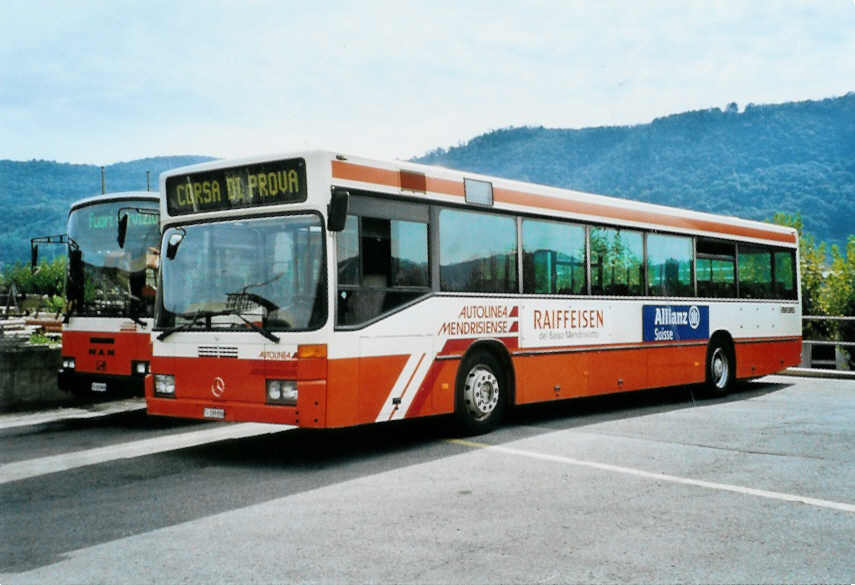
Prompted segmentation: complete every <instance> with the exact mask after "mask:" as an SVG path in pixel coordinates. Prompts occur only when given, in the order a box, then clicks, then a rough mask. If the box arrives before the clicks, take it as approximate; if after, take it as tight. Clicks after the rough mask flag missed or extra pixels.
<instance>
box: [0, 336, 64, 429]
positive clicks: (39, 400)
mask: <svg viewBox="0 0 855 585" xmlns="http://www.w3.org/2000/svg"><path fill="white" fill-rule="evenodd" d="M59 359H60V348H59V347H50V346H47V345H25V344H19V343H14V344H12V343H2V342H0V412H2V411H8V410H26V409H28V408H33V409H38V408H42V407H44V406H47V405H56V404H66V403H70V402H73V398H72V396H71V395H70V394H67V393H65V392H63V391H61V390H60V389H59V388H58V387H57V385H56V370H57V368H59Z"/></svg>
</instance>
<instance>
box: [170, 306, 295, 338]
mask: <svg viewBox="0 0 855 585" xmlns="http://www.w3.org/2000/svg"><path fill="white" fill-rule="evenodd" d="M221 315H235V316H237V317H238V318H239V319H240V320H241V321H243V322H244V323H246V324H247V325H249V327H250V329H252V330H253V331H255V332H256V333H259V334H261V335H263V336H264V337H266V338H267V339H269V340H270V341H272V342H274V343H279V337H278V336H276V335H274V334H273V333H272V332H270V330H268V329H266V328H264V327H261V326H260V325H257V324H255V323H253V322H252V321H250V320H249V319H247V318H246V317H244V316H243V315H241V314H240V312H239V311H236V310H235V309H226V310H224V311H203V310H200V311H196V312H195V313H193V318H192V319H191V320H190V322H189V323H184V324H183V325H178V326H176V327H171V328H169V329H165V330H164V331H163V332H161V334H160V335H158V336H157V339H158V341H163V340H164V339H166V338H167V337H169V336H170V335H172V334H173V333H176V332H178V331H187V330H189V329H192V328H193V327H194V326H195V325H196V321H198V320H199V318H200V317H204V318H205V319H210V318H211V317H219V316H221ZM181 316H182V317H186V316H188V315H186V314H183V315H181Z"/></svg>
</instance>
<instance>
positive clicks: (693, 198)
mask: <svg viewBox="0 0 855 585" xmlns="http://www.w3.org/2000/svg"><path fill="white" fill-rule="evenodd" d="M205 160H211V158H210V157H204V156H176V157H156V158H146V159H142V160H136V161H132V162H127V163H117V164H114V165H110V166H108V167H106V169H105V173H106V189H107V191H108V192H111V191H128V190H145V188H146V176H145V172H146V171H151V184H152V189H157V187H158V185H157V177H158V175H159V173H160V172H161V171H164V170H167V169H170V168H174V167H178V166H182V165H186V164H192V163H196V162H201V161H205ZM414 160H417V161H418V162H424V163H427V164H439V165H443V166H447V167H451V168H456V169H460V170H468V171H472V172H478V173H485V174H490V175H498V176H502V177H508V178H512V179H521V180H525V181H533V182H536V183H544V184H548V185H556V186H560V187H569V188H573V189H579V190H582V191H591V192H594V193H603V194H608V195H615V196H619V197H626V198H630V199H638V200H643V201H651V202H654V203H662V204H665V205H674V206H678V207H687V208H691V209H698V210H702V211H712V212H715V213H723V214H727V215H736V216H740V217H745V218H751V219H760V220H764V219H768V218H771V217H772V216H773V215H774V214H775V212H778V211H782V212H786V213H790V214H794V213H801V215H802V218H803V220H804V225H805V230H806V231H807V232H810V233H812V234H814V235H815V236H816V237H817V238H818V239H820V240H823V241H831V242H833V243H843V241H844V240H845V238H846V237H847V236H849V235H850V234H853V233H855V93H849V94H847V95H845V96H843V97H838V98H830V99H825V100H821V101H805V102H792V103H786V104H777V105H754V104H749V105H747V106H746V107H745V108H744V110H743V111H740V109H739V108H738V106H737V105H736V104H730V105H728V106H727V107H725V108H724V109H719V108H713V109H709V110H699V111H694V112H686V113H682V114H675V115H672V116H667V117H664V118H658V119H656V120H654V121H653V122H651V123H650V124H642V125H638V126H621V127H599V128H583V129H580V130H569V129H551V128H543V127H523V128H507V129H502V130H496V131H494V132H489V133H487V134H483V135H481V136H478V137H477V138H473V139H472V140H470V141H469V142H468V143H466V144H463V145H461V146H457V147H453V148H449V149H437V150H434V151H432V152H430V153H428V154H426V155H424V156H423V157H419V158H417V159H414ZM100 190H101V178H100V169H99V168H98V167H97V166H93V165H76V164H68V163H56V162H51V161H41V160H33V161H28V162H15V161H8V160H6V161H0V205H2V209H3V210H4V211H5V217H4V218H3V219H4V225H5V227H4V229H3V230H2V231H0V264H7V263H11V262H15V261H21V262H26V261H28V259H29V239H30V238H31V237H33V236H39V235H48V234H59V233H62V232H64V231H65V216H66V214H67V212H68V207H69V205H70V204H71V203H72V202H73V201H75V200H77V199H80V198H83V197H88V196H90V195H95V194H98V193H99V192H100Z"/></svg>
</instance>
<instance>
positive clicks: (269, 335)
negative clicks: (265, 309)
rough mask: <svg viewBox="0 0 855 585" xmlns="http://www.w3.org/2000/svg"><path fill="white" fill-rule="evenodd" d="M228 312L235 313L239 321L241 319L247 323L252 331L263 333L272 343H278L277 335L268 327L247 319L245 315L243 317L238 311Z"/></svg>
mask: <svg viewBox="0 0 855 585" xmlns="http://www.w3.org/2000/svg"><path fill="white" fill-rule="evenodd" d="M230 314H231V315H237V316H238V318H239V319H240V320H241V321H243V322H244V323H246V324H247V325H249V328H250V329H252V330H253V331H255V332H257V333H260V334H261V335H263V336H264V337H266V338H267V339H269V340H270V341H272V342H273V343H279V337H278V336H276V335H274V334H273V333H272V332H271V331H270V330H269V329H267V328H265V327H262V326H261V325H258V324H256V323H253V322H252V321H250V320H249V319H247V318H246V317H244V316H243V315H241V314H240V313H237V312H233V313H230Z"/></svg>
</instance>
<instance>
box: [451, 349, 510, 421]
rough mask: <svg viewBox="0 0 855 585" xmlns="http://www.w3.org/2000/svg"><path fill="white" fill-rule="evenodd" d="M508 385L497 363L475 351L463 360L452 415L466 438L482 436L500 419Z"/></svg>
mask: <svg viewBox="0 0 855 585" xmlns="http://www.w3.org/2000/svg"><path fill="white" fill-rule="evenodd" d="M507 393H508V386H507V382H506V380H505V376H504V372H503V370H502V367H501V365H499V362H498V360H496V358H495V357H493V355H492V354H490V353H488V352H486V351H483V350H476V351H473V352H472V353H471V354H469V355H468V356H466V358H464V360H463V362H462V363H461V364H460V369H459V370H458V372H457V392H456V404H455V409H454V411H455V416H456V417H457V421H458V423H459V425H460V427H461V430H462V431H463V432H464V433H465V434H467V435H477V434H481V433H486V432H488V431H490V430H492V429H494V428H495V427H496V426H497V425H498V424H499V422H500V421H501V419H502V416H503V415H504V412H505V404H506V402H507Z"/></svg>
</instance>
